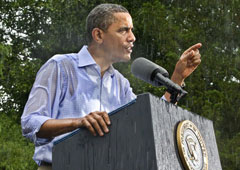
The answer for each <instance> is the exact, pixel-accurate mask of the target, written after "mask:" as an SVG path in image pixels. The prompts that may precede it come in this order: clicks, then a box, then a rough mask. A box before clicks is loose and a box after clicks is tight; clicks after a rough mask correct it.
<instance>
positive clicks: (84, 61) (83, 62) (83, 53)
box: [78, 45, 97, 67]
mask: <svg viewBox="0 0 240 170" xmlns="http://www.w3.org/2000/svg"><path fill="white" fill-rule="evenodd" d="M95 64H97V63H96V62H95V60H94V59H93V58H92V56H91V54H90V53H89V51H88V49H87V46H86V45H84V46H83V47H82V49H81V50H80V51H79V53H78V67H84V66H88V65H95Z"/></svg>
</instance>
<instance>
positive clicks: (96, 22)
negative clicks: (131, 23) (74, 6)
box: [86, 4, 129, 44]
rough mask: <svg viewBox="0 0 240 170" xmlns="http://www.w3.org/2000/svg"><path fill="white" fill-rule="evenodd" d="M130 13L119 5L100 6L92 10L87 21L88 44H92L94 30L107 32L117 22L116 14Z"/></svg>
mask: <svg viewBox="0 0 240 170" xmlns="http://www.w3.org/2000/svg"><path fill="white" fill-rule="evenodd" d="M118 12H125V13H129V12H128V10H127V9H126V8H124V7H123V6H121V5H117V4H100V5H98V6H96V7H95V8H93V9H92V11H91V12H90V13H89V14H88V16H87V19H86V32H87V35H86V38H87V43H88V44H89V43H91V42H92V30H93V29H94V28H100V29H101V30H103V31H107V29H108V27H109V26H110V25H111V24H112V23H113V22H114V21H115V17H114V15H113V14H114V13H118Z"/></svg>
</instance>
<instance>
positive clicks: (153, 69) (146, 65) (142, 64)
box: [131, 57, 169, 86]
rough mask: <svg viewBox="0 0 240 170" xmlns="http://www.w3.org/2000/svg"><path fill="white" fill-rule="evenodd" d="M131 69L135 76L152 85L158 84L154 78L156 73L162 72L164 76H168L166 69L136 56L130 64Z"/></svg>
mask: <svg viewBox="0 0 240 170" xmlns="http://www.w3.org/2000/svg"><path fill="white" fill-rule="evenodd" d="M131 71H132V73H133V75H134V76H135V77H137V78H139V79H141V80H143V81H145V82H147V83H150V84H152V85H154V86H159V85H160V84H159V83H158V82H156V81H155V80H154V78H155V75H156V74H157V73H160V74H162V75H163V76H164V77H169V74H168V72H167V70H165V69H164V68H162V67H160V66H159V65H157V64H155V63H153V62H152V61H149V60H147V59H146V58H142V57H140V58H137V59H135V60H134V61H133V63H132V65H131Z"/></svg>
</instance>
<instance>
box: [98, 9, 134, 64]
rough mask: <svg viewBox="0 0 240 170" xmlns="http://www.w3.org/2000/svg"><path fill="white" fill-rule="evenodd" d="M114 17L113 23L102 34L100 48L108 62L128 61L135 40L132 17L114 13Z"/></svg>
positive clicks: (126, 14)
mask: <svg viewBox="0 0 240 170" xmlns="http://www.w3.org/2000/svg"><path fill="white" fill-rule="evenodd" d="M114 16H115V18H116V20H115V22H114V23H112V24H111V25H110V26H109V27H108V29H107V31H105V32H104V33H103V43H102V47H103V49H104V51H105V54H106V55H107V56H106V58H107V59H108V60H109V61H110V62H112V63H116V62H120V61H129V60H130V58H131V53H132V48H133V42H134V41H135V40H136V38H135V36H134V34H133V32H132V30H133V23H132V17H131V16H130V14H129V13H122V12H119V13H115V14H114Z"/></svg>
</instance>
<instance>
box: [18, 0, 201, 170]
mask: <svg viewBox="0 0 240 170" xmlns="http://www.w3.org/2000/svg"><path fill="white" fill-rule="evenodd" d="M86 29H87V40H88V45H87V46H83V47H82V49H81V50H80V51H79V53H71V54H64V55H55V56H53V57H52V58H50V59H49V60H48V61H47V62H46V63H45V64H44V65H43V66H42V67H41V69H40V70H39V71H38V73H37V76H36V80H35V82H34V84H33V87H32V90H31V92H30V94H29V98H28V101H27V103H26V106H25V109H24V112H23V115H22V117H21V125H22V132H23V136H25V137H27V138H29V139H30V140H31V141H33V142H34V144H35V152H34V156H33V159H34V160H35V162H36V163H37V164H38V166H39V168H38V169H39V170H43V169H51V162H52V147H53V142H54V141H56V140H58V139H59V138H62V137H63V136H64V135H66V133H68V132H71V131H73V130H75V129H77V128H80V127H81V128H87V129H88V130H89V131H90V133H92V134H93V135H94V136H96V135H100V136H103V135H104V133H108V132H109V129H108V126H109V125H110V124H111V122H110V119H109V116H108V113H109V112H111V111H113V110H115V109H117V108H118V107H120V106H122V105H124V104H126V103H128V102H130V101H132V100H133V99H135V98H136V96H135V94H134V93H133V92H132V88H131V87H130V85H129V82H128V80H127V79H126V78H124V77H123V76H122V74H120V73H119V72H118V71H117V70H115V69H114V68H113V66H112V64H113V63H117V62H127V61H129V60H130V58H131V57H130V56H131V53H132V49H133V44H134V42H135V40H136V38H135V36H134V34H133V23H132V18H131V16H130V14H129V12H128V11H127V9H126V8H124V7H122V6H121V5H116V4H101V5H98V6H96V7H95V8H94V9H93V10H92V11H91V12H90V13H89V15H88V17H87V19H86ZM200 47H201V44H200V43H199V44H196V45H194V46H192V47H190V48H189V49H188V50H186V51H185V52H184V53H183V54H182V56H181V57H180V59H179V61H178V62H177V64H176V67H175V70H174V73H173V75H172V78H171V80H172V81H173V82H175V83H177V84H179V85H181V84H182V83H183V82H184V79H185V78H186V77H188V76H189V75H190V74H191V73H192V72H193V71H194V70H195V69H196V68H197V66H198V65H199V64H200V62H201V59H200V54H199V50H198V49H199V48H200ZM164 96H165V98H166V100H168V101H169V100H170V94H169V93H166V94H165V95H164Z"/></svg>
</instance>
